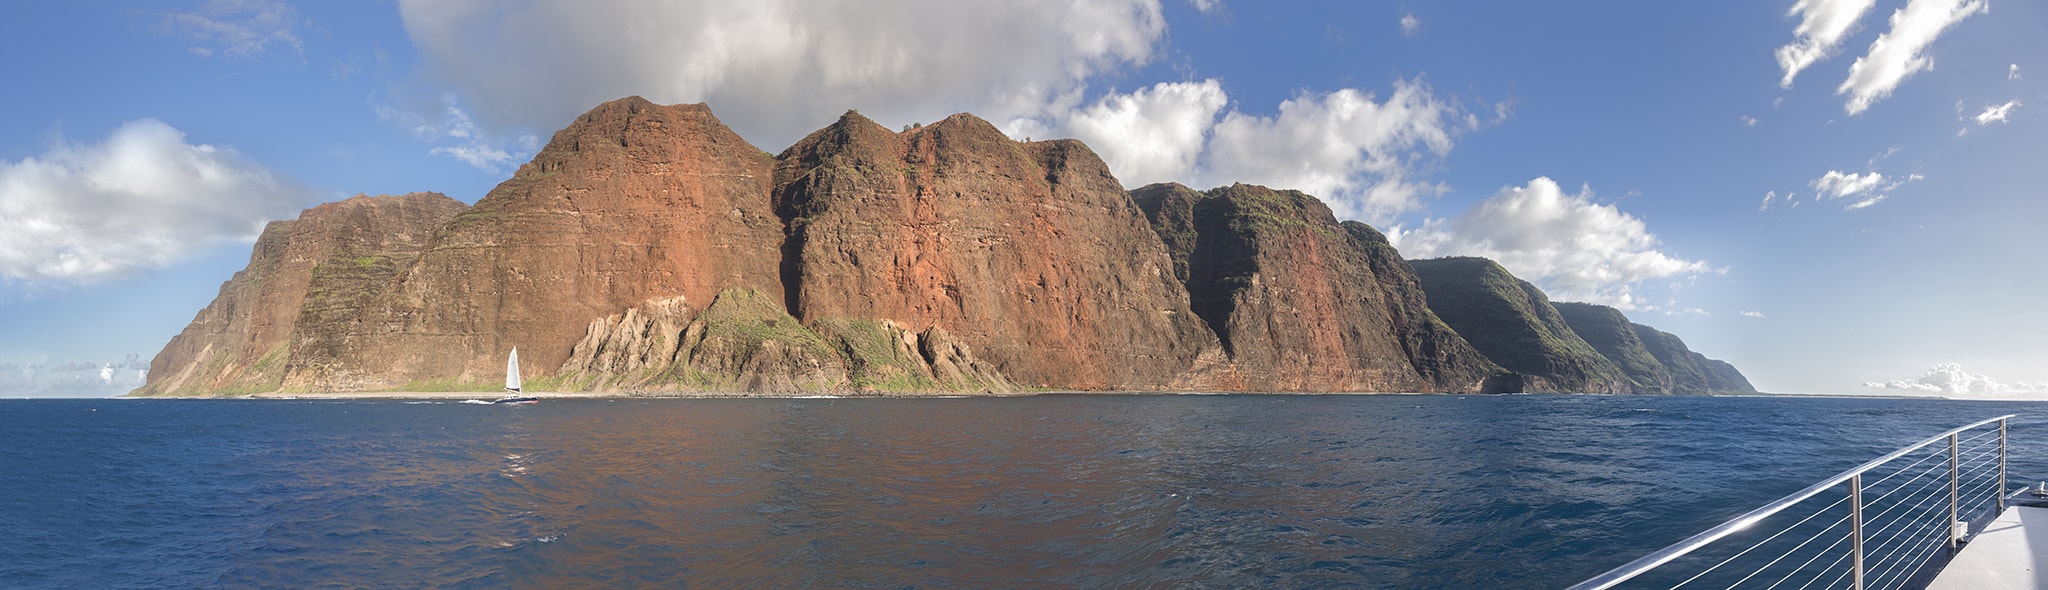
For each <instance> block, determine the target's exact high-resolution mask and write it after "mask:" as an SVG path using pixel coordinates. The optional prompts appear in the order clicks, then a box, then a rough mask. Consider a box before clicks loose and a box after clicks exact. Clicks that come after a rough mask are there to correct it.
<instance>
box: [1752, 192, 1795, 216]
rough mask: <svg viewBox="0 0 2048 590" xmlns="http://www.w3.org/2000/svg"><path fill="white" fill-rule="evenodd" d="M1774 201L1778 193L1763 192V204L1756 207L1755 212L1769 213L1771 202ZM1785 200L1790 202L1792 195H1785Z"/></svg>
mask: <svg viewBox="0 0 2048 590" xmlns="http://www.w3.org/2000/svg"><path fill="white" fill-rule="evenodd" d="M1775 200H1778V191H1764V204H1762V205H1759V206H1757V208H1756V210H1758V211H1769V210H1770V209H1771V201H1775ZM1785 200H1787V201H1790V200H1792V195H1791V194H1789V193H1788V194H1786V195H1785Z"/></svg>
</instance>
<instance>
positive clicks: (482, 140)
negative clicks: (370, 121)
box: [377, 94, 541, 172]
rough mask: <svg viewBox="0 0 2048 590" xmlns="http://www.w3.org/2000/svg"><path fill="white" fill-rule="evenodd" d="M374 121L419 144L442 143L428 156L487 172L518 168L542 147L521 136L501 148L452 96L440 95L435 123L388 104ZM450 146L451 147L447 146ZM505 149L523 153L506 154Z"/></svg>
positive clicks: (530, 137) (531, 137) (529, 137)
mask: <svg viewBox="0 0 2048 590" xmlns="http://www.w3.org/2000/svg"><path fill="white" fill-rule="evenodd" d="M377 118H379V119H381V120H384V121H386V122H390V123H396V124H399V125H403V126H405V127H406V128H408V129H410V130H411V131H412V134H413V137H417V138H419V139H420V140H421V141H426V142H435V143H443V144H444V145H438V146H434V147H433V148H432V149H429V150H427V153H429V154H433V155H436V156H448V157H451V158H455V159H457V160H461V161H462V162H463V163H465V164H469V165H470V166H474V167H476V168H478V169H481V170H485V171H488V172H500V171H503V170H504V169H505V168H507V167H511V166H517V165H518V164H519V163H520V162H521V161H524V160H526V159H527V158H529V157H531V156H532V155H533V152H535V151H538V150H539V149H540V146H541V144H540V138H538V137H534V136H532V135H525V136H521V137H520V138H519V139H518V141H516V142H514V145H513V146H505V145H502V144H503V142H498V141H492V140H490V139H487V138H486V137H485V135H484V134H483V132H482V131H481V130H479V129H477V126H476V122H475V121H474V120H471V119H470V117H469V113H468V112H467V111H464V110H462V105H461V103H460V102H459V101H457V100H456V98H455V95H453V94H447V95H442V97H441V117H440V118H439V119H436V120H428V119H427V118H426V117H424V116H421V115H420V114H418V113H413V112H408V111H401V110H398V109H395V108H392V107H390V106H388V105H387V106H381V107H378V108H377ZM451 143H452V145H446V144H451ZM508 147H510V148H511V149H519V150H524V151H520V152H514V151H508Z"/></svg>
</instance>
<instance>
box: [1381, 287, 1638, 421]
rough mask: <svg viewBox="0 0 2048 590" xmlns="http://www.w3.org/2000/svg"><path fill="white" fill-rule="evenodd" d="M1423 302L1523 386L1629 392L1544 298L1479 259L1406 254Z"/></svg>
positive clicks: (1625, 380) (1622, 378) (1604, 360)
mask: <svg viewBox="0 0 2048 590" xmlns="http://www.w3.org/2000/svg"><path fill="white" fill-rule="evenodd" d="M1408 264H1409V266H1410V267H1411V268H1413V269H1415V276H1416V277H1417V278H1419V279H1421V281H1422V289H1423V291H1424V292H1425V293H1427V294H1428V296H1429V309H1430V310H1431V311H1434V312H1436V315H1437V317H1440V318H1443V320H1444V323H1446V324H1449V325H1450V327H1451V329H1453V330H1457V331H1458V333H1459V334H1461V335H1463V336H1464V337H1465V339H1466V340H1467V341H1470V342H1471V343H1472V346H1473V347H1475V348H1478V349H1479V352H1480V353H1482V354H1485V355H1486V358H1488V359H1492V360H1493V362H1495V363H1498V364H1500V366H1502V367H1505V368H1507V369H1508V370H1509V371H1514V372H1516V373H1519V374H1521V375H1522V376H1523V378H1524V383H1523V385H1524V387H1523V389H1525V390H1529V391H1558V392H1578V393H1629V392H1630V391H1632V389H1631V387H1630V382H1629V379H1628V378H1627V377H1626V376H1624V375H1623V374H1622V371H1621V369H1620V368H1619V367H1616V366H1615V365H1614V363H1613V362H1612V361H1609V360H1607V357H1604V356H1601V354H1600V352H1599V351H1598V350H1595V349H1594V348H1593V345H1591V344H1588V343H1586V341H1585V339H1583V338H1580V337H1579V335H1578V334H1577V333H1575V332H1573V331H1572V329H1571V327H1570V326H1568V325H1566V323H1565V321H1564V318H1563V317H1562V316H1561V315H1559V314H1558V312H1557V309H1556V308H1554V307H1552V306H1551V305H1550V298H1549V297H1547V296H1545V295H1544V294H1543V291H1541V290H1539V289H1537V288H1536V286H1535V285H1531V284H1529V283H1528V282H1526V281H1523V280H1521V279H1517V278H1515V276H1514V275H1512V274H1509V273H1508V271H1507V269H1505V268H1501V266H1500V265H1499V264H1496V263H1494V262H1493V261H1492V260H1487V259H1485V258H1474V257H1451V258H1438V259H1433V260H1411V261H1409V262H1408Z"/></svg>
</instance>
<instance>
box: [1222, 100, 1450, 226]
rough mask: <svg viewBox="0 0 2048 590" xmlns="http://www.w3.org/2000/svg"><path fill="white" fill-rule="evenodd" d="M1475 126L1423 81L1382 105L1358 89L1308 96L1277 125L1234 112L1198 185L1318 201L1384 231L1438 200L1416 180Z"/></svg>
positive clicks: (1283, 106) (1285, 108)
mask: <svg viewBox="0 0 2048 590" xmlns="http://www.w3.org/2000/svg"><path fill="white" fill-rule="evenodd" d="M1478 126H1479V121H1478V118H1477V117H1476V116H1473V115H1471V114H1469V113H1464V112H1462V110H1460V109H1459V108H1458V107H1457V106H1456V105H1454V104H1452V103H1451V102H1448V101H1445V100H1442V99H1439V98H1437V97H1436V96H1435V95H1434V94H1432V93H1431V91H1430V88H1429V86H1428V85H1427V84H1425V83H1423V82H1422V81H1421V80H1419V79H1418V80H1397V81H1395V83H1394V92H1393V94H1392V95H1390V96H1388V97H1387V98H1386V100H1384V101H1375V97H1374V95H1373V94H1372V93H1368V92H1360V91H1358V90H1354V89H1349V88H1347V89H1344V90H1338V91H1336V92H1331V93H1327V94H1304V95H1301V96H1297V97H1295V98H1294V99H1292V100H1288V101H1286V102H1283V103H1280V114H1279V115H1278V116H1273V117H1263V116H1253V115H1246V114H1243V113H1240V112H1237V111H1232V112H1230V113H1229V114H1226V115H1224V116H1223V120H1222V121H1221V122H1219V123H1217V124H1216V128H1215V130H1214V131H1213V133H1212V136H1211V139H1210V141H1209V148H1208V150H1207V152H1206V153H1205V154H1204V155H1203V157H1202V169H1201V173H1200V175H1199V177H1200V178H1201V179H1203V180H1205V181H1207V183H1209V184H1220V183H1226V182H1245V183H1251V184H1262V185H1266V186H1270V187H1274V188H1285V189H1296V190H1300V191H1302V192H1306V193H1309V194H1312V195H1316V196H1319V197H1322V198H1323V201H1324V202H1326V203H1329V205H1330V208H1331V209H1332V210H1334V211H1335V212H1336V214H1337V216H1338V217H1339V218H1345V219H1366V220H1369V221H1385V220H1387V219H1390V218H1391V217H1392V216H1393V215H1396V214H1399V213H1402V212H1407V211H1413V210H1415V209H1417V208H1419V207H1420V206H1421V204H1422V199H1423V198H1424V197H1428V196H1435V195H1436V194H1438V193H1441V192H1442V191H1443V190H1444V187H1442V186H1441V185H1438V184H1435V183H1432V182H1429V181H1427V180H1421V179H1418V178H1416V177H1417V176H1419V173H1418V171H1419V169H1420V168H1421V167H1422V166H1423V165H1424V163H1425V160H1426V159H1427V158H1431V157H1442V156H1443V155H1444V154H1447V153H1449V152H1450V150H1451V146H1452V143H1453V141H1452V140H1453V137H1454V136H1455V135H1456V134H1457V133H1458V132H1459V131H1460V130H1464V129H1474V128H1477V127H1478Z"/></svg>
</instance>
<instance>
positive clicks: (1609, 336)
mask: <svg viewBox="0 0 2048 590" xmlns="http://www.w3.org/2000/svg"><path fill="white" fill-rule="evenodd" d="M1551 306H1552V307H1555V308H1557V313H1558V315H1561V316H1564V321H1565V324H1567V325H1570V326H1571V329H1572V331H1573V332H1575V333H1577V334H1578V335H1579V337H1580V338H1584V339H1585V340H1586V343H1587V344H1591V345H1593V348H1594V349H1595V350H1598V351H1600V354H1601V355H1603V356H1606V357H1607V360H1610V361H1614V364H1615V365H1616V366H1619V367H1621V372H1622V373H1625V374H1627V375H1628V379H1629V381H1630V382H1631V383H1633V384H1634V385H1635V392H1636V393H1675V392H1673V391H1672V390H1671V373H1670V372H1669V371H1666V370H1664V363H1661V362H1658V361H1657V357H1656V356H1655V355H1652V354H1650V350H1649V349H1648V348H1645V347H1644V346H1643V340H1642V338H1640V337H1637V335H1636V330H1635V324H1631V323H1629V321H1628V316H1625V315H1622V313H1621V310H1619V309H1615V308H1612V307H1607V306H1605V305H1593V304H1591V303H1573V302H1568V301H1560V302H1556V303H1553V304H1551Z"/></svg>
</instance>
